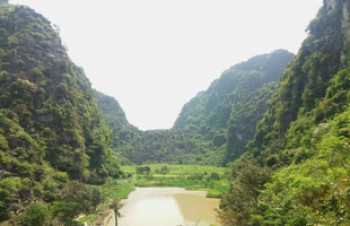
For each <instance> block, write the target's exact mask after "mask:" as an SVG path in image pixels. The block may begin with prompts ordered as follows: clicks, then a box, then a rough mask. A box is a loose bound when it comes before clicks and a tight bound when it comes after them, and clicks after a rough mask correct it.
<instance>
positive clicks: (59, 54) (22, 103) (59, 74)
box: [0, 1, 119, 225]
mask: <svg viewBox="0 0 350 226" xmlns="http://www.w3.org/2000/svg"><path fill="white" fill-rule="evenodd" d="M110 146H111V134H110V130H109V128H108V127H107V125H106V124H105V122H104V120H103V118H102V117H101V115H100V114H99V110H98V107H97V103H96V100H95V96H94V93H93V90H92V88H91V85H90V82H89V81H88V79H87V78H86V77H85V75H84V72H83V70H82V69H81V68H78V67H77V66H75V65H74V64H73V63H72V61H71V60H70V59H69V57H68V56H67V53H66V50H65V49H64V47H63V46H62V43H61V40H60V38H59V35H58V33H57V32H56V31H55V29H53V28H52V26H51V23H50V22H49V21H48V20H46V19H45V18H44V17H43V16H41V15H39V14H37V13H35V12H34V11H33V10H31V9H29V8H27V7H23V6H12V5H9V4H7V3H6V1H2V2H0V222H1V221H3V220H6V219H8V218H12V220H15V221H17V223H18V222H21V221H22V220H23V221H26V222H27V224H28V225H36V224H35V223H32V224H30V223H28V221H30V220H31V214H30V211H32V210H33V209H36V210H37V212H36V213H40V214H42V215H43V216H42V218H40V219H42V220H43V222H40V225H45V223H44V222H46V220H48V219H49V218H50V220H52V221H56V222H57V224H59V222H61V223H62V222H65V221H71V219H72V217H74V216H76V215H77V214H79V213H82V212H88V211H89V210H91V209H94V208H95V207H96V205H97V204H98V202H99V193H98V192H97V191H96V190H95V189H92V188H90V187H88V186H86V185H85V184H83V183H82V182H89V183H101V182H103V180H104V178H105V177H107V176H118V174H119V168H118V164H117V161H116V158H115V157H113V155H112V151H111V147H110ZM48 208H50V210H51V212H50V214H49V212H48ZM37 225H39V223H38V224H37Z"/></svg>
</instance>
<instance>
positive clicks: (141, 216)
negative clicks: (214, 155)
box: [107, 188, 219, 226]
mask: <svg viewBox="0 0 350 226" xmlns="http://www.w3.org/2000/svg"><path fill="white" fill-rule="evenodd" d="M123 204H124V206H123V208H122V209H121V210H120V212H121V215H122V217H121V218H118V226H210V225H211V224H214V225H219V223H218V222H217V218H216V212H215V209H216V208H217V207H218V204H219V199H211V198H206V192H204V191H186V190H185V189H183V188H137V189H136V190H135V191H133V192H132V193H130V195H129V197H128V199H126V200H123ZM114 225H115V221H114V214H113V213H112V212H111V218H110V220H109V222H108V224H107V226H114Z"/></svg>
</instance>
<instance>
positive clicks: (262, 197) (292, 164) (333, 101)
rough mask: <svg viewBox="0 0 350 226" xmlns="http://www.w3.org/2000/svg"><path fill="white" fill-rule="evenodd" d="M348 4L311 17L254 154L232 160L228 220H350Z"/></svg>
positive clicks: (225, 203) (328, 6)
mask: <svg viewBox="0 0 350 226" xmlns="http://www.w3.org/2000/svg"><path fill="white" fill-rule="evenodd" d="M349 9H350V1H348V0H336V1H334V0H326V1H324V6H323V7H322V8H321V9H320V11H319V13H318V15H317V18H316V19H314V20H313V21H312V22H311V23H310V25H309V29H308V30H309V36H308V38H307V39H306V40H305V41H304V43H303V45H302V47H301V49H300V51H299V53H298V55H297V57H296V59H295V60H294V61H293V62H292V63H291V64H290V65H289V67H288V68H287V70H286V71H285V72H284V73H283V75H282V81H281V83H280V85H279V87H278V89H277V92H276V93H275V94H274V95H273V98H272V101H271V105H270V106H269V108H268V110H267V111H266V113H265V115H264V117H263V119H262V121H261V122H260V123H259V125H258V127H257V131H256V135H255V138H254V140H253V141H252V142H251V143H249V145H248V150H249V154H247V155H246V156H245V158H244V160H245V161H236V162H235V163H234V164H233V166H234V167H233V169H234V170H233V175H234V176H235V177H234V178H235V179H234V181H233V186H232V188H231V189H230V191H229V192H227V194H226V195H225V197H224V198H223V200H222V202H221V210H220V218H221V220H222V223H223V225H230V226H233V225H240V226H242V225H349V224H350V215H349V213H350V206H349V202H348V200H349V192H348V189H349V186H350V184H349V181H350V170H349V160H350V158H349V150H350V147H349V142H350V135H349V130H350V114H349V113H350V109H349V102H350V98H349V97H350V93H349V88H350V86H349V81H350V80H349V79H350V67H349V50H350V49H349V43H350V42H349V37H350V36H349V30H348V27H349V26H348V25H349V21H350V17H349V15H350V14H349ZM257 175H258V176H257ZM247 193H249V194H250V196H247V195H245V194H247Z"/></svg>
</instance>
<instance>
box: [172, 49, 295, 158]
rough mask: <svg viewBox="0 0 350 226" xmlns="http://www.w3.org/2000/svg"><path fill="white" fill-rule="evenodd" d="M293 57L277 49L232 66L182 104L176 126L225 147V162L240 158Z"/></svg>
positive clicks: (220, 147)
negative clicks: (203, 89) (206, 87)
mask: <svg viewBox="0 0 350 226" xmlns="http://www.w3.org/2000/svg"><path fill="white" fill-rule="evenodd" d="M293 57H294V55H293V54H292V53H289V52H287V51H286V50H276V51H274V52H272V53H270V54H263V55H259V56H255V57H252V58H251V59H249V60H247V61H246V62H242V63H240V64H237V65H235V66H232V67H231V68H230V69H228V70H226V71H225V72H223V73H222V75H221V77H220V78H219V79H217V80H215V81H214V82H213V83H212V84H211V85H210V87H209V88H208V90H206V91H204V92H201V93H199V94H198V95H197V96H196V97H195V98H193V99H192V100H191V101H190V102H188V103H187V104H186V105H185V106H184V107H183V109H182V111H181V113H180V115H179V117H178V118H177V120H176V122H175V124H174V129H176V130H179V129H181V130H186V131H191V133H198V134H201V135H202V136H203V139H204V140H210V141H211V142H212V143H213V148H217V149H221V150H222V151H225V155H224V159H223V160H224V162H229V161H232V160H233V159H236V158H238V157H239V156H240V155H241V154H242V153H243V151H244V146H245V144H246V143H247V142H248V141H249V140H250V139H251V138H253V136H254V132H255V127H256V124H257V123H258V121H259V120H260V119H261V118H262V115H263V113H264V112H265V110H266V104H267V102H268V100H269V99H270V97H271V94H272V92H273V90H274V89H275V87H276V85H275V83H276V82H278V81H279V77H280V75H281V73H282V72H283V71H284V69H285V68H286V67H287V65H288V64H289V62H290V61H291V60H292V59H293ZM226 143H227V147H225V145H226Z"/></svg>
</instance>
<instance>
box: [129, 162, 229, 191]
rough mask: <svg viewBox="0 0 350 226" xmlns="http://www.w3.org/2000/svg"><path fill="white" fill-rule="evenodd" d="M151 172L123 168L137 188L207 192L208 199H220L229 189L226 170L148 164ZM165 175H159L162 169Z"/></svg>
mask: <svg viewBox="0 0 350 226" xmlns="http://www.w3.org/2000/svg"><path fill="white" fill-rule="evenodd" d="M147 166H149V167H150V169H151V172H150V173H145V174H139V173H136V172H137V167H139V166H123V167H122V170H123V171H124V172H125V173H130V174H132V175H133V178H134V183H135V186H139V187H182V188H185V189H187V190H202V191H207V192H208V197H212V198H213V197H215V198H220V197H221V195H222V193H223V192H225V191H227V190H228V188H229V181H228V180H227V169H226V168H222V167H215V166H197V165H165V164H150V165H147ZM164 166H166V167H167V168H168V169H169V172H167V173H159V171H160V169H161V168H162V167H164Z"/></svg>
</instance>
